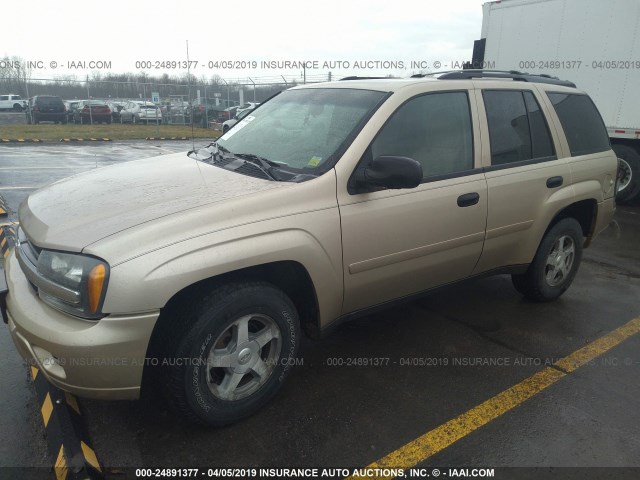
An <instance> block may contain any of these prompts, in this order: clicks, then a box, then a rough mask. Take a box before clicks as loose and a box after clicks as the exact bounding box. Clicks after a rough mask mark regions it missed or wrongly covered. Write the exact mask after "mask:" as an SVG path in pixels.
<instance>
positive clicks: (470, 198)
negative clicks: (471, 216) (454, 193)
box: [458, 192, 480, 207]
mask: <svg viewBox="0 0 640 480" xmlns="http://www.w3.org/2000/svg"><path fill="white" fill-rule="evenodd" d="M479 200H480V194H479V193H476V192H473V193H465V194H464V195H460V196H459V197H458V206H459V207H470V206H471V205H475V204H476V203H478V201H479Z"/></svg>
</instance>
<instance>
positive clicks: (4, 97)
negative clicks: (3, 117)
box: [0, 95, 9, 100]
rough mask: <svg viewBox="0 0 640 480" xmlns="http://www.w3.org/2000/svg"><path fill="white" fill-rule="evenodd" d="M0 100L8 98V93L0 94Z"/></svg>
mask: <svg viewBox="0 0 640 480" xmlns="http://www.w3.org/2000/svg"><path fill="white" fill-rule="evenodd" d="M0 100H9V95H0Z"/></svg>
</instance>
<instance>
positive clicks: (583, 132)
mask: <svg viewBox="0 0 640 480" xmlns="http://www.w3.org/2000/svg"><path fill="white" fill-rule="evenodd" d="M547 95H548V96H549V99H550V100H551V103H553V106H554V107H555V109H556V113H557V114H558V117H559V118H560V123H561V124H562V128H563V129H564V133H565V135H566V136H567V141H568V142H569V149H570V150H571V155H572V156H576V155H586V154H589V153H597V152H604V151H607V150H609V149H610V148H611V145H610V144H609V137H608V135H607V129H606V127H605V126H604V122H603V121H602V117H601V116H600V113H599V112H598V109H597V108H596V106H595V105H594V104H593V102H592V101H591V99H590V98H589V97H588V96H587V95H580V94H570V93H548V94H547Z"/></svg>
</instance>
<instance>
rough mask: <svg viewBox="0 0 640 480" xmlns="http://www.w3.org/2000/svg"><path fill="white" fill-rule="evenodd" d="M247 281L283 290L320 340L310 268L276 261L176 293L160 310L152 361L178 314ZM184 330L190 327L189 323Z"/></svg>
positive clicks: (146, 381)
mask: <svg viewBox="0 0 640 480" xmlns="http://www.w3.org/2000/svg"><path fill="white" fill-rule="evenodd" d="M247 281H254V282H256V281H262V282H267V283H270V284H272V285H274V286H275V287H277V288H279V289H281V290H282V291H283V292H284V293H285V294H286V295H287V296H288V297H289V298H290V299H291V301H292V302H293V304H294V305H295V307H296V310H297V311H298V316H299V318H300V324H301V325H300V326H301V327H302V329H303V331H304V332H305V334H306V335H307V336H308V337H309V338H314V339H315V338H319V336H320V326H319V323H320V322H319V306H318V298H317V295H316V290H315V286H314V285H313V281H312V279H311V276H310V275H309V272H308V271H307V269H306V268H305V267H304V266H303V265H302V264H300V263H299V262H296V261H290V260H287V261H276V262H272V263H265V264H262V265H255V266H251V267H246V268H242V269H239V270H234V271H230V272H226V273H222V274H220V275H215V276H213V277H210V278H205V279H203V280H200V281H198V282H195V283H193V284H191V285H188V286H186V287H184V288H183V289H182V290H180V291H178V292H176V293H175V294H174V295H173V296H172V297H171V298H170V299H169V301H168V302H167V303H166V305H165V306H164V307H163V308H162V309H161V310H160V316H159V317H158V320H157V321H156V324H155V326H154V327H153V331H152V333H151V336H150V338H149V344H148V345H147V355H146V357H147V358H148V359H151V358H155V357H156V356H158V355H162V351H161V350H162V347H161V344H162V338H163V332H164V331H165V330H167V329H169V328H170V327H171V326H172V322H173V321H175V318H176V315H178V314H179V313H180V312H181V311H182V310H183V308H184V306H185V304H187V303H188V302H189V301H191V299H193V298H198V297H200V296H202V295H204V294H206V293H207V292H210V291H211V290H213V289H215V288H216V287H219V286H222V285H225V284H229V283H242V282H247ZM180 328H188V322H186V323H185V324H184V325H183V326H181V327H180ZM153 381H154V380H153V375H152V374H151V370H150V369H148V368H146V367H145V369H144V372H143V380H142V390H143V391H148V389H149V387H150V386H151V385H152V384H153Z"/></svg>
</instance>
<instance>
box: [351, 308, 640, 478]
mask: <svg viewBox="0 0 640 480" xmlns="http://www.w3.org/2000/svg"><path fill="white" fill-rule="evenodd" d="M637 333H640V317H638V318H635V319H633V320H631V321H630V322H628V323H626V324H624V325H623V326H621V327H619V328H617V329H616V330H614V331H612V332H611V333H609V334H607V335H605V336H603V337H600V338H599V339H597V340H595V341H593V342H591V343H590V344H589V345H586V346H585V347H582V348H581V349H579V350H576V351H575V352H573V353H571V354H569V355H568V356H566V357H564V358H562V359H560V360H559V361H557V362H556V363H555V364H554V365H555V367H557V368H553V367H547V368H545V369H544V370H542V371H540V372H538V373H536V374H534V375H532V376H531V377H529V378H527V379H525V380H523V381H522V382H520V383H518V384H516V385H514V386H513V387H511V388H508V389H507V390H505V391H503V392H501V393H499V394H498V395H496V396H495V397H493V398H490V399H489V400H487V401H485V402H483V403H481V404H480V405H478V406H476V407H474V408H472V409H471V410H469V411H467V412H465V413H463V414H462V415H460V416H458V417H456V418H454V419H452V420H449V421H448V422H446V423H444V424H442V425H440V426H439V427H436V428H434V429H433V430H431V431H429V432H427V433H425V434H424V435H422V436H420V437H418V438H416V439H415V440H412V441H411V442H409V443H407V444H406V445H404V446H402V447H400V448H399V449H397V450H395V451H393V452H391V453H390V454H388V455H387V456H385V457H383V458H381V459H380V460H378V461H376V462H374V463H372V464H370V465H369V466H367V467H366V469H384V468H386V469H391V468H393V469H401V468H402V469H407V468H411V467H414V466H416V465H417V464H419V463H422V462H424V461H425V460H427V459H428V458H429V457H431V456H433V455H435V454H436V453H438V452H440V451H441V450H444V449H445V448H447V447H449V446H450V445H452V444H453V443H455V442H457V441H458V440H460V439H461V438H463V437H465V436H467V435H469V434H470V433H471V432H473V431H474V430H477V429H478V428H480V427H482V426H483V425H486V424H487V423H489V422H490V421H491V420H494V419H496V418H498V417H500V416H501V415H503V414H504V413H506V412H508V411H509V410H512V409H513V408H515V407H517V406H519V405H520V404H521V403H523V402H524V401H526V400H528V399H529V398H531V397H533V396H535V395H537V394H538V393H540V392H542V391H543V390H545V389H546V388H547V387H549V386H551V385H553V384H554V383H555V382H557V381H558V380H560V379H561V378H563V377H566V376H567V375H568V374H569V373H571V372H573V371H574V370H576V369H577V368H580V367H581V366H583V365H586V364H588V363H589V362H590V361H592V360H593V359H594V358H596V357H599V356H600V355H602V354H603V353H605V352H607V351H608V350H610V349H612V348H613V347H615V346H617V345H619V344H620V343H622V342H623V341H624V340H626V339H628V338H629V337H631V336H633V335H635V334H637ZM565 372H566V373H565ZM349 478H353V477H349ZM374 478H394V477H374Z"/></svg>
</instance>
